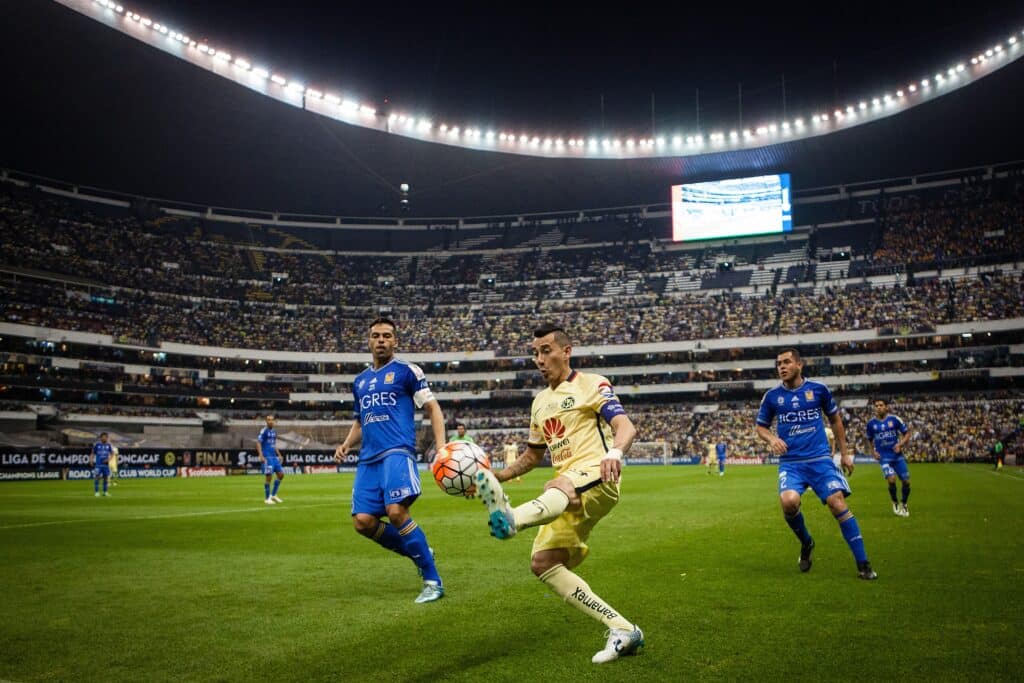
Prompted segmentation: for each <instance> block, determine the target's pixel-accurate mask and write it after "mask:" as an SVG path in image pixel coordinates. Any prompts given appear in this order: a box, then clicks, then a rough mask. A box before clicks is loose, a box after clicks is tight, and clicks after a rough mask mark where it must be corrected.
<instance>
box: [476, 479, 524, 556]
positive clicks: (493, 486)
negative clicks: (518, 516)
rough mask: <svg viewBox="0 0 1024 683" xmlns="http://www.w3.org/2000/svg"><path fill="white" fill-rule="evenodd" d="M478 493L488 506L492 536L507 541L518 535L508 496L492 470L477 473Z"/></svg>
mask: <svg viewBox="0 0 1024 683" xmlns="http://www.w3.org/2000/svg"><path fill="white" fill-rule="evenodd" d="M476 491H477V494H478V495H479V496H480V500H482V501H483V503H484V505H485V506H487V524H488V525H489V526H490V527H491V536H494V537H495V538H500V539H502V540H505V539H506V538H512V537H513V536H515V535H516V522H515V517H514V516H513V515H512V506H511V505H509V504H508V496H506V495H505V492H504V491H503V490H502V488H501V482H499V481H498V478H497V477H495V476H494V474H493V473H492V472H491V471H490V470H484V469H481V470H480V471H478V472H477V473H476Z"/></svg>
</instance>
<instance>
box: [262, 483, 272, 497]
mask: <svg viewBox="0 0 1024 683" xmlns="http://www.w3.org/2000/svg"><path fill="white" fill-rule="evenodd" d="M263 497H264V498H270V484H264V485H263Z"/></svg>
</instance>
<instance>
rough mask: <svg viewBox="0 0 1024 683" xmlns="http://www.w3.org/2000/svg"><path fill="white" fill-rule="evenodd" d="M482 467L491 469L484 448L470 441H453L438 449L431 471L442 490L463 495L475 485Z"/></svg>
mask: <svg viewBox="0 0 1024 683" xmlns="http://www.w3.org/2000/svg"><path fill="white" fill-rule="evenodd" d="M481 467H483V468H486V469H491V462H490V461H489V460H488V459H487V454H486V453H484V450H483V449H482V448H480V447H479V446H477V445H476V444H475V443H469V442H468V441H452V442H451V443H446V444H445V445H444V446H442V447H441V448H440V449H439V450H438V451H437V455H436V456H435V457H434V462H433V464H432V465H431V466H430V471H431V472H433V473H434V481H436V482H437V485H438V486H440V487H441V490H442V491H444V492H445V493H447V494H448V495H450V496H461V495H464V494H465V493H466V491H467V490H469V488H470V487H471V486H473V479H474V477H476V473H477V470H479V469H480V468H481Z"/></svg>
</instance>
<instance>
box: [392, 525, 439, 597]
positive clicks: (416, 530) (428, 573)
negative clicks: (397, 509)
mask: <svg viewBox="0 0 1024 683" xmlns="http://www.w3.org/2000/svg"><path fill="white" fill-rule="evenodd" d="M398 535H399V536H400V537H401V538H402V547H403V548H404V550H405V554H406V555H408V556H409V558H410V559H411V560H412V561H413V562H415V563H416V566H417V567H418V568H419V570H420V572H421V573H422V574H423V580H424V581H436V582H437V583H438V584H440V583H441V576H440V574H438V573H437V567H435V566H434V554H433V553H432V552H430V545H429V544H428V543H427V535H426V534H425V533H423V529H421V528H420V527H419V525H418V524H416V522H415V520H412V519H410V520H409V521H407V522H406V523H405V524H404V525H402V528H401V529H399V530H398Z"/></svg>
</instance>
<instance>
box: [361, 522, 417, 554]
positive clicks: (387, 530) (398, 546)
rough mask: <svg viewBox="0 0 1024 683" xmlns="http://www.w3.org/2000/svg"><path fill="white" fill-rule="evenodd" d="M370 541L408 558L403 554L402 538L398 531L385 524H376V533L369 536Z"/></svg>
mask: <svg viewBox="0 0 1024 683" xmlns="http://www.w3.org/2000/svg"><path fill="white" fill-rule="evenodd" d="M370 540H371V541H375V542H376V543H379V544H380V545H382V546H384V547H385V548H387V549H388V550H390V551H392V552H396V553H398V554H399V555H401V556H403V557H409V555H408V553H406V552H405V545H404V544H403V543H402V536H401V535H400V534H399V533H398V529H396V528H395V527H394V526H392V525H390V524H388V523H387V522H378V526H377V531H375V532H374V534H373V536H370Z"/></svg>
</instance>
